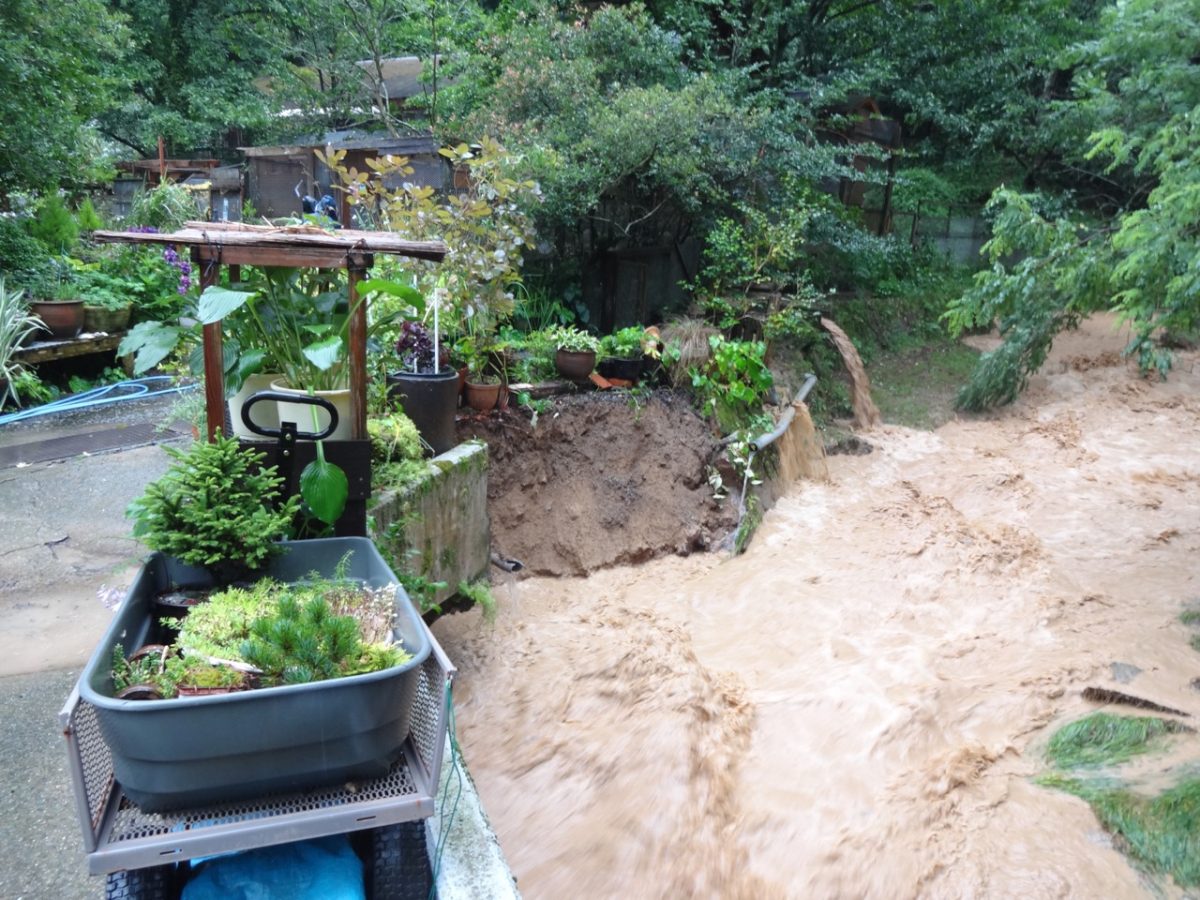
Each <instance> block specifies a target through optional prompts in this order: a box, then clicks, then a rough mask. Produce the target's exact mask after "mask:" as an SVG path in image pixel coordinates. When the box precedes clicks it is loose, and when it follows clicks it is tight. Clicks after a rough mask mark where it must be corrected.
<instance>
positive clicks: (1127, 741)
mask: <svg viewBox="0 0 1200 900" xmlns="http://www.w3.org/2000/svg"><path fill="white" fill-rule="evenodd" d="M1187 730H1188V728H1187V727H1186V726H1184V725H1180V724H1179V723H1178V722H1175V721H1172V720H1170V719H1158V718H1154V717H1151V716H1114V715H1112V714H1110V713H1102V712H1098V713H1092V714H1091V715H1090V716H1087V717H1085V718H1083V719H1080V720H1079V721H1078V722H1071V723H1070V724H1068V725H1064V726H1063V727H1062V728H1060V729H1059V730H1058V731H1057V732H1055V734H1054V737H1052V738H1051V739H1050V744H1049V746H1047V748H1046V756H1047V758H1049V760H1050V762H1052V763H1054V764H1055V765H1056V766H1059V767H1060V768H1064V769H1071V768H1079V767H1093V766H1105V765H1116V764H1117V763H1122V762H1125V761H1126V760H1128V759H1132V758H1133V757H1135V756H1138V755H1140V754H1142V753H1149V752H1151V751H1153V750H1160V749H1162V748H1163V746H1165V744H1166V736H1167V735H1171V734H1179V733H1181V732H1184V731H1187Z"/></svg>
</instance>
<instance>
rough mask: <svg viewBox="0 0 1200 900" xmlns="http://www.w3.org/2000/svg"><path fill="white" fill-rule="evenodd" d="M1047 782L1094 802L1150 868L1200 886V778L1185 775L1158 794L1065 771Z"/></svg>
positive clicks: (1111, 827)
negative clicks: (1142, 793)
mask: <svg viewBox="0 0 1200 900" xmlns="http://www.w3.org/2000/svg"><path fill="white" fill-rule="evenodd" d="M1041 783H1042V784H1044V785H1046V786H1047V787H1055V788H1058V789H1060V790H1064V791H1067V792H1068V793H1071V794H1075V795H1076V796H1077V797H1081V798H1082V799H1084V800H1086V801H1087V802H1088V803H1089V804H1091V807H1092V809H1093V810H1094V811H1095V813H1096V818H1098V819H1099V820H1100V823H1101V824H1102V825H1103V826H1104V827H1105V828H1106V829H1107V830H1108V831H1110V832H1112V833H1113V834H1114V835H1117V836H1118V838H1119V841H1118V843H1119V844H1120V845H1122V848H1123V849H1124V850H1125V851H1126V852H1127V853H1128V854H1129V855H1130V856H1132V857H1133V858H1134V859H1135V860H1137V861H1138V862H1139V863H1140V864H1141V865H1143V866H1145V867H1146V868H1147V869H1149V870H1150V871H1152V872H1156V873H1159V874H1166V875H1170V876H1171V877H1172V878H1174V879H1175V881H1176V883H1177V884H1179V885H1180V886H1181V887H1197V886H1200V778H1190V779H1187V780H1185V781H1182V782H1180V783H1179V784H1178V785H1176V786H1175V787H1173V788H1170V789H1169V790H1166V791H1163V793H1161V794H1159V795H1158V796H1157V797H1142V796H1139V795H1137V794H1134V793H1133V792H1131V791H1129V790H1126V789H1124V788H1111V787H1098V786H1094V785H1089V784H1088V783H1086V782H1084V781H1079V780H1077V779H1073V778H1067V777H1064V776H1061V775H1051V776H1046V777H1045V778H1043V779H1041Z"/></svg>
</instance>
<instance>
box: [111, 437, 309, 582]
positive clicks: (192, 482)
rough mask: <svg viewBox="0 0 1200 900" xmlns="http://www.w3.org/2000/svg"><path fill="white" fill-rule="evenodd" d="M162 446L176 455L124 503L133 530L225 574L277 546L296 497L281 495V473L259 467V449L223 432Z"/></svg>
mask: <svg viewBox="0 0 1200 900" xmlns="http://www.w3.org/2000/svg"><path fill="white" fill-rule="evenodd" d="M164 449H165V450H166V452H167V453H168V454H169V455H170V456H171V457H172V458H173V459H174V460H175V462H174V463H173V464H172V465H171V467H170V468H169V469H168V470H167V472H166V474H165V475H163V476H162V478H160V479H158V480H157V481H154V482H151V483H150V484H149V485H148V486H147V487H146V492H145V493H144V494H143V495H142V496H141V497H140V498H138V499H137V500H135V501H133V503H131V504H130V505H129V508H128V510H126V515H128V516H129V517H131V518H132V519H133V520H134V523H135V525H134V536H135V537H140V538H141V539H142V540H143V541H144V542H145V543H146V545H147V546H148V547H150V548H151V549H153V550H159V551H161V552H163V553H165V554H167V555H168V556H173V557H175V558H176V559H179V560H180V561H182V562H185V563H188V564H189V565H194V566H208V567H209V568H210V569H211V570H212V571H213V572H214V574H215V575H217V577H218V578H219V579H222V578H224V579H226V580H232V578H233V576H236V575H237V574H240V573H242V572H244V571H253V570H255V569H257V568H259V567H260V566H261V565H262V564H263V563H265V562H266V561H267V559H269V558H270V557H271V556H272V555H274V554H275V553H277V552H278V549H279V548H278V547H277V545H276V544H275V543H274V542H275V540H276V539H278V538H281V537H283V535H284V534H285V533H286V532H287V528H288V525H289V523H290V522H291V520H292V517H293V516H294V515H295V514H296V510H297V508H298V505H299V501H298V500H297V498H295V497H289V498H288V499H287V500H282V499H281V497H280V489H281V488H282V486H283V479H282V478H281V477H280V475H279V472H278V470H277V469H276V468H275V467H274V466H265V467H262V463H263V461H264V460H265V459H266V455H265V454H264V453H261V452H258V451H253V450H246V451H243V450H242V449H241V448H240V447H239V446H238V442H237V440H236V439H234V438H226V437H221V436H218V437H217V439H216V440H215V441H213V442H211V443H209V442H207V441H198V442H196V443H195V444H193V445H192V447H191V449H190V450H189V451H188V452H187V453H184V452H182V451H180V450H177V449H175V448H174V447H166V448H164ZM260 467H261V468H260ZM273 504H277V508H275V509H272V508H271V507H272V505H273Z"/></svg>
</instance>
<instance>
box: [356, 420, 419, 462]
mask: <svg viewBox="0 0 1200 900" xmlns="http://www.w3.org/2000/svg"><path fill="white" fill-rule="evenodd" d="M367 436H368V437H369V438H370V439H371V456H372V458H373V459H374V460H375V461H376V462H379V463H390V462H401V461H403V460H416V459H421V457H422V456H423V455H424V453H423V450H422V447H421V436H420V434H418V432H417V426H416V425H414V424H413V422H412V419H410V418H409V417H408V416H406V415H404V413H402V412H399V411H393V412H391V413H388V414H387V415H384V416H372V417H370V418H368V419H367Z"/></svg>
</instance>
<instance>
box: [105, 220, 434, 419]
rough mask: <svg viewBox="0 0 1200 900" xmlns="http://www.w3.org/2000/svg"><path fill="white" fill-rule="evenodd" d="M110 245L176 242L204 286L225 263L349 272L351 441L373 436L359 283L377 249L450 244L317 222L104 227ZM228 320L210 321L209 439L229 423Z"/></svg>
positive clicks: (406, 251) (407, 252)
mask: <svg viewBox="0 0 1200 900" xmlns="http://www.w3.org/2000/svg"><path fill="white" fill-rule="evenodd" d="M93 238H94V239H95V240H96V241H98V242H100V243H109V244H159V245H164V246H165V245H167V244H171V245H173V246H175V247H178V248H180V249H181V250H182V248H185V247H186V248H188V249H189V250H190V252H191V258H192V262H193V264H194V266H195V269H196V271H197V272H198V273H199V275H200V287H201V290H203V289H204V288H207V287H209V286H210V285H213V284H216V283H217V279H218V277H219V275H220V271H221V266H222V265H227V266H229V267H230V274H231V276H232V278H233V280H234V281H237V280H239V278H240V272H239V271H238V267H240V266H286V267H295V268H318V269H345V270H346V271H347V274H348V276H349V301H350V322H349V340H348V345H349V346H348V349H347V352H348V355H349V363H350V367H349V368H350V403H351V406H350V409H351V420H352V421H351V429H352V438H353V439H355V440H363V439H365V438H366V437H367V305H366V303H365V302H363V303H360V302H358V300H359V298H358V282H359V280H360V279H361V278H362V277H363V276H364V275H365V274H366V272H367V270H368V269H370V268H371V266H372V265H374V263H375V254H377V253H384V254H391V255H393V256H406V257H410V258H415V259H428V260H433V261H434V262H440V261H441V260H442V258H443V257H445V255H446V245H445V244H443V243H441V242H440V241H410V240H406V239H404V238H402V237H399V236H398V235H395V234H392V233H390V232H383V231H351V230H349V229H343V230H339V231H325V230H323V229H321V228H317V227H316V226H313V225H295V226H264V225H245V224H241V223H235V222H187V223H185V225H184V227H183V228H182V229H180V230H178V231H173V232H169V233H167V232H163V233H159V232H148V233H146V232H137V231H97V232H95V233H94V234H93ZM221 344H222V337H221V323H220V322H214V323H212V324H209V325H205V326H204V393H205V415H206V418H207V422H208V438H209V440H212V439H213V436H214V435H215V433H216V431H217V429H219V428H221V427H222V426H223V425H224V422H225V375H224V365H223V353H222V346H221Z"/></svg>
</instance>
